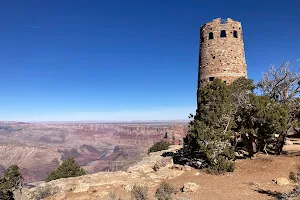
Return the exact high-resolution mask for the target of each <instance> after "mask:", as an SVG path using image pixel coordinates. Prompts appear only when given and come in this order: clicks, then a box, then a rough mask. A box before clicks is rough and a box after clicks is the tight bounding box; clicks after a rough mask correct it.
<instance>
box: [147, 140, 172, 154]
mask: <svg viewBox="0 0 300 200" xmlns="http://www.w3.org/2000/svg"><path fill="white" fill-rule="evenodd" d="M169 146H170V143H169V142H166V141H163V140H162V141H159V142H156V143H155V144H154V145H152V147H150V148H149V150H148V153H151V152H156V151H162V150H167V149H168V148H169Z"/></svg>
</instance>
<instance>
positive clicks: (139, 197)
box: [131, 185, 149, 200]
mask: <svg viewBox="0 0 300 200" xmlns="http://www.w3.org/2000/svg"><path fill="white" fill-rule="evenodd" d="M131 198H132V199H133V200H148V199H149V197H148V188H147V187H144V186H138V185H134V186H133V188H132V190H131Z"/></svg>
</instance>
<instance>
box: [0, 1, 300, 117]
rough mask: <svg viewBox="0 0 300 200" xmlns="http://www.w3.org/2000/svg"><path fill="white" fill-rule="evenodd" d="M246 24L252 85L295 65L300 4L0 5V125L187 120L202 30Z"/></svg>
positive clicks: (191, 110) (192, 104)
mask: <svg viewBox="0 0 300 200" xmlns="http://www.w3.org/2000/svg"><path fill="white" fill-rule="evenodd" d="M218 17H221V18H227V17H230V18H233V19H235V20H238V21H240V22H242V26H243V31H244V33H243V35H244V42H245V51H246V61H247V65H248V76H249V78H252V79H254V80H258V79H259V78H260V77H261V73H262V72H264V71H266V70H267V68H268V67H269V66H270V65H271V64H279V63H280V62H281V60H282V59H283V58H284V59H285V60H290V61H292V62H294V63H295V65H297V66H298V67H299V66H300V61H299V62H298V63H297V62H296V60H297V59H298V58H300V38H299V33H300V1H298V0H287V1H277V0H276V1H274V0H273V1H270V0H264V1H262V0H260V1H256V0H253V1H240V0H239V1H226V2H225V1H221V0H215V1H196V0H190V1H177V0H172V1H170V0H164V1H158V0H151V1H150V0H149V1H140V0H139V1H131V0H128V1H123V0H118V1H117V0H110V1H101V0H98V1H92V0H89V1H79V0H78V1H74V0H72V1H67V0H59V1H58V0H52V1H37V0H36V1H31V0H28V1H21V0H19V1H3V2H1V12H0V24H1V28H0V30H1V31H0V44H1V45H0V70H1V71H0V91H1V95H0V120H22V121H43V120H46V121H53V120H55V121H58V120H64V121H68V120H70V121H72V120H166V119H171V120H173V119H187V117H188V115H189V113H194V111H195V107H196V85H197V66H198V63H197V62H198V51H199V49H198V48H199V28H200V26H201V25H202V24H204V23H206V22H209V21H211V20H212V19H214V18H218Z"/></svg>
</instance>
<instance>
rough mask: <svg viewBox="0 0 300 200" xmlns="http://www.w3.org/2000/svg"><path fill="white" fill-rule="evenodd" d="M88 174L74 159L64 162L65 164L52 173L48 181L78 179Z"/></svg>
mask: <svg viewBox="0 0 300 200" xmlns="http://www.w3.org/2000/svg"><path fill="white" fill-rule="evenodd" d="M85 174H86V172H85V171H84V169H82V168H81V167H80V166H79V165H78V164H77V163H76V161H75V159H74V158H73V157H70V158H69V159H67V160H65V161H63V163H62V164H61V165H60V166H59V167H58V168H57V169H56V170H54V171H53V172H51V173H50V174H49V175H48V177H47V178H46V181H47V182H48V181H52V180H55V179H60V178H68V177H77V176H82V175H85Z"/></svg>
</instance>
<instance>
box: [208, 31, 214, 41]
mask: <svg viewBox="0 0 300 200" xmlns="http://www.w3.org/2000/svg"><path fill="white" fill-rule="evenodd" d="M208 39H209V40H212V39H214V33H213V32H210V33H209V34H208Z"/></svg>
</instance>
